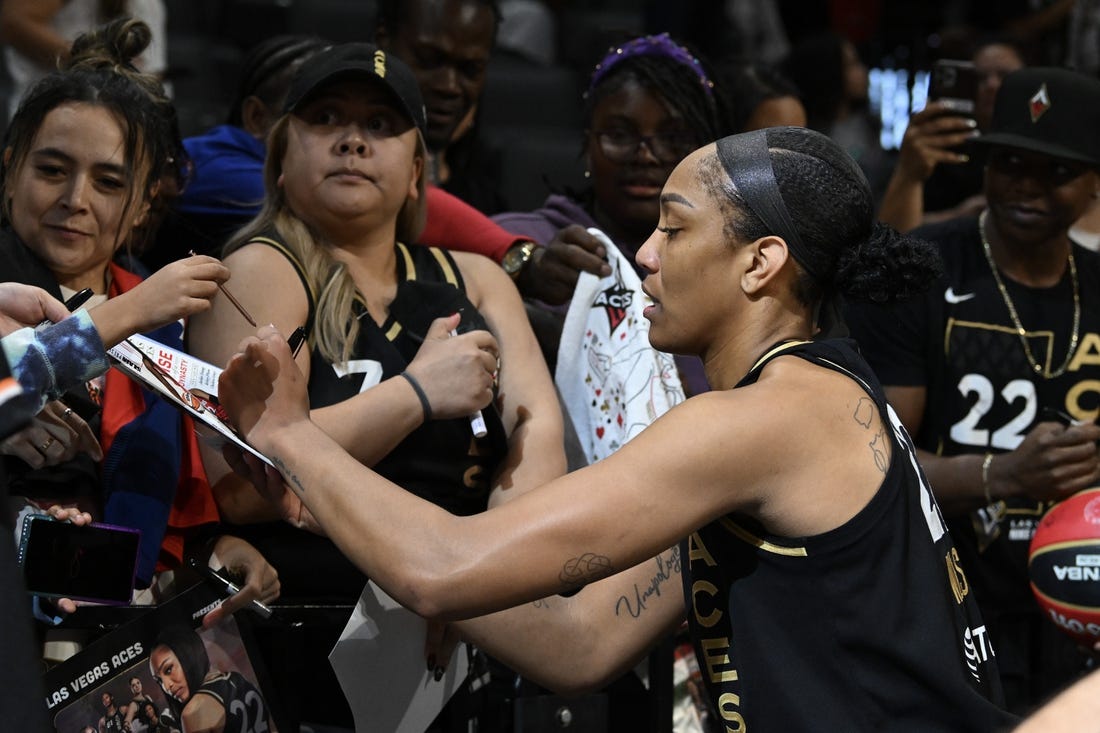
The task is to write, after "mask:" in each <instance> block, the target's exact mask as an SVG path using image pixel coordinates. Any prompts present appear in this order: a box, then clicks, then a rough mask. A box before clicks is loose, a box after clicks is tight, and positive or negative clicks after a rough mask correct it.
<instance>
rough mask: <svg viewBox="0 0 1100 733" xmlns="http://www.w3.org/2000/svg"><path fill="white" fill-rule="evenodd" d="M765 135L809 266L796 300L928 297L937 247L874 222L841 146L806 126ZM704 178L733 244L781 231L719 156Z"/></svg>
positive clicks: (866, 193)
mask: <svg viewBox="0 0 1100 733" xmlns="http://www.w3.org/2000/svg"><path fill="white" fill-rule="evenodd" d="M761 133H762V134H765V135H766V136H767V138H766V139H767V146H768V157H769V158H770V159H771V167H772V170H773V171H774V173H775V181H776V184H777V186H778V189H779V195H780V197H781V198H782V203H783V205H784V206H785V207H786V209H787V211H788V212H789V214H790V221H791V222H792V223H793V226H794V230H795V232H796V233H797V237H798V239H800V240H801V245H802V255H801V256H802V258H803V260H804V261H802V262H799V263H798V264H799V265H800V270H801V272H800V275H799V277H798V280H797V282H796V285H795V294H796V296H797V297H798V298H799V300H800V301H801V302H802V303H804V304H806V305H810V306H813V305H817V304H819V303H821V302H823V301H825V300H828V299H831V298H832V297H833V296H834V295H837V294H839V295H843V296H845V297H846V298H850V299H853V300H862V301H873V302H877V303H887V302H892V301H896V300H901V299H905V298H909V297H912V296H913V295H916V294H918V293H920V292H923V291H924V290H926V289H927V287H928V285H929V284H930V283H931V282H932V281H933V280H934V279H935V278H936V277H937V276H939V274H940V272H941V271H942V264H941V262H940V258H939V255H938V253H937V252H936V250H935V248H934V247H933V245H931V244H929V243H928V242H926V241H924V240H920V239H916V238H913V237H909V236H904V235H901V234H898V233H897V232H896V231H894V230H893V229H892V228H890V227H888V226H886V225H884V224H882V223H880V222H878V221H877V220H876V219H875V205H874V198H873V197H872V195H871V190H870V187H869V186H868V184H867V179H866V178H865V177H864V176H863V173H862V172H861V171H860V169H859V167H858V166H857V165H856V163H855V161H853V160H852V159H851V158H850V157H849V156H848V155H847V153H845V152H844V151H843V150H842V149H841V148H840V147H839V146H838V145H837V144H836V143H834V142H833V141H832V140H830V139H829V138H828V137H827V136H825V135H823V134H821V133H818V132H815V131H813V130H810V129H807V128H803V127H772V128H769V129H767V130H766V131H761ZM699 175H700V176H701V179H702V181H703V183H704V185H705V186H706V187H707V189H708V192H709V193H710V195H711V196H712V197H714V199H715V200H716V201H717V202H718V203H719V206H720V207H721V209H722V211H723V214H724V218H725V221H726V223H725V226H724V234H725V235H726V237H727V239H729V240H731V241H739V242H744V241H755V240H757V239H759V238H761V237H765V236H769V235H772V234H775V233H776V232H774V231H772V230H771V229H770V228H769V227H768V226H767V225H765V223H764V222H763V220H762V219H761V218H760V217H759V216H757V215H756V213H754V212H753V210H752V209H751V208H750V207H749V206H748V205H747V203H746V201H745V198H744V197H743V196H742V195H741V192H739V191H738V190H737V187H736V186H735V185H734V184H733V182H732V181H731V180H730V178H729V176H728V175H726V173H725V171H724V170H723V166H722V164H721V162H720V161H719V157H718V155H717V154H716V155H714V156H710V157H709V158H707V159H705V160H704V161H702V163H701V166H700V170H699ZM798 257H799V255H798V253H795V258H796V261H798ZM809 270H813V271H814V272H815V273H817V274H816V275H811V274H810V272H809Z"/></svg>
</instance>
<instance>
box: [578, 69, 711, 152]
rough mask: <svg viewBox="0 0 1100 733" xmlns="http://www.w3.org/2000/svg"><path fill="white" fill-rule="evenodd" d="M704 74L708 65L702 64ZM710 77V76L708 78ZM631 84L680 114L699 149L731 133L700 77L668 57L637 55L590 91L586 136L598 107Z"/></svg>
mask: <svg viewBox="0 0 1100 733" xmlns="http://www.w3.org/2000/svg"><path fill="white" fill-rule="evenodd" d="M700 63H701V64H702V65H703V67H704V70H705V69H706V64H704V63H703V62H700ZM708 76H710V75H709V74H708ZM629 82H635V83H637V84H639V85H640V86H642V87H643V88H645V89H646V90H648V91H650V92H651V93H653V94H654V95H656V96H657V97H659V98H660V99H661V100H662V101H663V102H664V103H665V104H666V105H667V106H668V108H669V109H672V110H675V111H677V112H679V113H680V115H681V116H682V117H683V118H684V122H685V123H686V125H685V126H686V128H687V129H688V130H691V131H692V132H694V133H695V134H696V135H697V136H698V139H697V140H696V141H695V142H696V145H697V146H699V145H704V144H706V143H708V142H710V141H712V140H715V139H717V138H719V137H721V136H722V135H724V134H726V132H727V131H728V125H727V124H726V122H725V118H726V109H725V105H724V104H723V100H722V99H721V98H720V96H719V95H718V94H717V91H718V90H713V91H715V92H716V94H715V95H714V96H712V95H710V94H707V92H706V90H705V89H704V88H703V86H702V85H701V84H700V83H699V77H698V75H697V74H696V73H695V72H694V71H692V70H691V69H689V68H687V67H686V66H684V65H683V64H682V63H680V62H679V61H677V60H675V59H672V58H669V57H667V56H659V55H652V56H651V55H638V56H631V57H630V58H627V59H623V60H622V61H620V62H619V63H618V64H616V66H615V68H613V69H611V70H610V71H609V72H607V75H606V76H603V77H602V78H601V79H600V80H599V81H597V82H596V84H595V85H594V86H593V87H592V88H591V89H589V90H588V93H587V94H586V95H585V97H584V109H583V119H584V127H585V131H586V134H587V131H588V129H589V128H590V127H591V124H592V116H593V113H594V112H595V109H596V107H597V106H598V105H599V104H600V102H602V101H603V100H604V99H606V98H607V97H609V96H611V95H612V94H615V93H616V92H618V91H619V90H620V89H622V88H623V87H624V86H626V85H627V84H628V83H629Z"/></svg>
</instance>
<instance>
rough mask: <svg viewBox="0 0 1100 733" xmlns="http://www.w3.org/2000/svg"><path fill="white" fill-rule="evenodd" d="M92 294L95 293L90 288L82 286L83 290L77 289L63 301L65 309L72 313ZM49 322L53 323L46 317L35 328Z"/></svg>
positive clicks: (46, 324)
mask: <svg viewBox="0 0 1100 733" xmlns="http://www.w3.org/2000/svg"><path fill="white" fill-rule="evenodd" d="M93 295H95V293H93V292H92V289H91V288H84V289H83V290H80V291H78V292H77V293H76V294H74V295H73V297H71V298H69V299H68V300H66V301H65V310H67V311H69V312H70V313H72V312H73V311H75V310H76V309H77V308H79V307H80V306H82V305H84V304H85V303H87V302H88V298H90V297H92V296H93ZM51 323H53V321H51V320H50V319H49V318H47V319H46V320H44V321H42V322H41V323H39V324H38V326H36V328H42V327H43V326H48V325H50V324H51Z"/></svg>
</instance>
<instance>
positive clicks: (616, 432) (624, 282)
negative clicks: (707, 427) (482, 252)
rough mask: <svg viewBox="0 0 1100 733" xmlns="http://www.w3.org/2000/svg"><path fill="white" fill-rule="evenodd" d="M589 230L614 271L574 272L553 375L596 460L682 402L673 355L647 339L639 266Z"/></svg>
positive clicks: (585, 446) (584, 443) (588, 453)
mask: <svg viewBox="0 0 1100 733" xmlns="http://www.w3.org/2000/svg"><path fill="white" fill-rule="evenodd" d="M589 232H591V233H592V234H593V235H595V236H597V237H601V238H602V239H603V241H604V245H605V246H606V248H607V260H608V263H609V264H610V265H611V274H610V275H608V276H607V277H605V278H602V279H601V278H598V277H597V276H595V275H592V274H589V273H581V276H580V278H579V279H578V280H577V289H576V290H575V291H574V292H573V300H572V302H571V303H570V304H569V312H568V313H567V314H566V317H565V325H564V326H563V328H562V334H561V343H560V345H559V347H558V364H557V371H556V373H555V375H554V381H555V382H556V383H557V386H558V390H559V391H560V392H561V396H562V400H563V401H564V402H565V407H566V410H567V411H568V412H569V416H570V418H572V420H573V425H574V427H575V428H576V430H577V435H578V437H579V438H580V442H581V446H582V448H583V449H584V451H585V454H586V456H587V457H588V461H589V463H593V462H595V461H598V460H599V459H601V458H603V457H604V456H608V455H610V454H612V453H614V452H615V451H616V450H618V449H619V447H620V446H622V445H623V444H624V443H626V441H628V440H630V439H631V438H633V437H634V436H635V435H637V434H638V433H640V432H641V431H642V430H644V429H645V428H646V426H648V425H649V424H650V423H652V422H653V421H654V420H656V419H657V418H658V417H660V416H661V415H663V414H664V413H665V412H667V411H668V410H669V408H671V407H673V406H674V405H677V404H679V403H680V402H683V401H684V389H683V387H682V386H681V384H680V375H679V374H678V373H677V371H676V364H675V362H674V361H673V358H672V356H671V355H669V354H665V353H662V352H660V351H657V350H656V349H654V348H653V347H652V346H650V345H649V321H647V320H646V319H645V318H643V317H642V310H643V309H644V308H645V307H646V305H649V304H650V303H651V302H652V301H650V300H649V298H648V297H646V295H645V293H643V292H642V289H641V285H642V283H641V280H640V279H639V278H638V275H637V273H635V272H634V268H633V267H632V266H631V265H630V262H629V261H628V260H627V259H626V257H624V256H623V254H622V253H621V252H620V251H619V249H618V248H617V247H616V246H615V245H614V244H613V243H612V242H611V240H610V239H608V238H607V236H606V235H604V234H603V233H602V232H600V231H599V230H597V229H589Z"/></svg>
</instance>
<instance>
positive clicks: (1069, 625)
mask: <svg viewBox="0 0 1100 733" xmlns="http://www.w3.org/2000/svg"><path fill="white" fill-rule="evenodd" d="M1028 572H1029V574H1030V576H1031V590H1032V591H1033V592H1034V593H1035V598H1036V600H1037V601H1038V602H1039V606H1040V607H1042V609H1043V613H1044V614H1045V615H1046V616H1047V618H1049V619H1050V620H1051V621H1053V622H1054V623H1055V624H1057V625H1058V627H1059V628H1061V629H1062V630H1063V631H1065V632H1066V633H1067V634H1069V635H1070V636H1072V637H1073V638H1074V639H1076V640H1077V641H1078V642H1079V643H1081V644H1084V645H1086V646H1092V645H1093V644H1095V643H1096V642H1097V641H1100V487H1096V488H1092V489H1086V490H1085V491H1082V492H1080V493H1077V494H1074V495H1073V496H1071V497H1070V498H1068V499H1066V500H1065V501H1063V502H1060V503H1058V504H1055V505H1054V506H1053V507H1051V509H1050V511H1048V512H1047V513H1046V516H1044V517H1043V519H1042V521H1040V522H1039V526H1038V528H1036V530H1035V535H1034V536H1033V537H1032V538H1031V550H1030V557H1029V560H1028Z"/></svg>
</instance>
